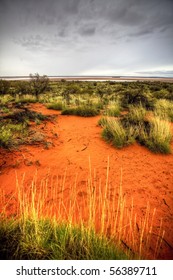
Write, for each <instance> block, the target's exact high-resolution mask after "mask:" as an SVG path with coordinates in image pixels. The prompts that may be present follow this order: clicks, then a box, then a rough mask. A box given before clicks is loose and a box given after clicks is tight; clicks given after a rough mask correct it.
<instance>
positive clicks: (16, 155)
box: [0, 104, 173, 259]
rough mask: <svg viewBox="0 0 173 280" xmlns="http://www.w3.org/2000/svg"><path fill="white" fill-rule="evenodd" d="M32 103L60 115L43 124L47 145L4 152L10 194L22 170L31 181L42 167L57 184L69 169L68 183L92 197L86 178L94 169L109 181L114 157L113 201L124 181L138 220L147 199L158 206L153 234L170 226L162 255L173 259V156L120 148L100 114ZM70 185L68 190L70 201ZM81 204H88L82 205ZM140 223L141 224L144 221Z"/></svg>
mask: <svg viewBox="0 0 173 280" xmlns="http://www.w3.org/2000/svg"><path fill="white" fill-rule="evenodd" d="M30 106H31V108H32V110H34V111H37V112H40V113H42V114H49V115H51V114H52V115H57V118H56V120H55V121H53V122H47V123H46V125H45V124H44V125H42V124H41V125H40V126H38V127H39V132H38V133H36V134H35V137H36V136H37V138H39V139H41V140H43V139H42V134H41V132H40V130H42V131H43V133H44V135H45V134H46V135H47V137H48V139H49V140H47V143H48V144H47V145H46V146H43V145H39V146H32V145H31V146H22V147H20V149H19V150H18V151H13V152H7V151H5V150H1V151H0V172H1V173H0V188H1V190H3V192H5V193H6V196H8V195H9V194H10V193H13V192H14V191H15V185H16V174H17V176H18V178H19V180H20V179H21V178H22V176H23V174H25V181H26V182H29V181H31V180H32V178H33V175H34V174H35V172H36V170H37V176H38V180H41V178H45V176H46V174H48V173H49V174H51V178H52V183H51V184H53V183H54V181H56V180H58V178H63V176H64V174H65V173H66V178H65V180H66V185H67V186H68V188H70V186H71V185H72V184H73V183H74V182H75V180H77V187H78V189H77V193H78V201H79V202H80V199H83V198H84V197H85V198H87V196H88V192H87V190H86V183H87V178H88V174H89V173H90V171H89V170H90V169H91V173H92V174H93V178H94V180H95V181H96V182H100V181H102V182H105V180H106V177H107V166H108V162H109V202H110V204H111V201H113V198H112V197H111V192H112V190H113V189H114V188H116V187H118V186H119V185H120V183H121V184H122V190H123V195H124V196H126V207H127V208H129V209H130V208H131V207H132V200H133V208H134V213H136V215H137V219H138V218H141V217H143V218H144V217H145V212H146V209H147V203H148V205H150V212H151V213H152V212H153V210H154V209H156V214H155V218H154V221H153V236H154V234H155V235H158V228H159V225H160V223H161V221H162V227H163V229H164V230H165V234H164V239H163V240H162V244H161V249H160V253H159V255H158V259H173V235H172V231H171V229H172V228H173V155H157V154H153V153H151V152H150V151H149V150H148V149H146V148H145V147H142V146H140V145H138V144H134V145H132V146H129V147H126V148H123V149H121V150H119V149H115V148H113V147H111V146H110V145H109V144H107V143H105V142H104V141H103V140H102V139H101V136H100V134H101V128H100V127H99V126H98V125H97V122H98V120H99V118H100V117H98V116H96V117H90V118H82V117H76V116H62V115H60V114H59V112H56V111H54V110H48V109H46V108H45V107H44V106H43V105H40V104H33V105H30ZM36 127H37V126H36ZM40 128H41V129H40ZM38 142H39V141H38ZM172 149H173V146H172ZM75 178H77V179H75ZM68 188H67V189H66V190H64V197H65V199H66V200H68V195H69V190H68ZM13 204H15V201H13ZM81 207H84V205H83V204H81ZM13 210H14V205H11V208H10V207H9V212H10V211H11V212H12V211H13ZM98 219H99V217H98ZM136 227H139V224H138V222H136ZM109 230H110V229H109ZM154 238H156V236H155V237H154ZM151 250H152V248H151ZM151 258H152V255H151Z"/></svg>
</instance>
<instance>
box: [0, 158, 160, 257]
mask: <svg viewBox="0 0 173 280" xmlns="http://www.w3.org/2000/svg"><path fill="white" fill-rule="evenodd" d="M109 170H110V166H109V158H108V165H107V170H106V180H105V182H101V181H98V182H96V180H95V176H96V174H95V172H94V175H92V174H93V172H92V171H91V164H90V163H89V174H88V178H86V188H85V193H81V192H79V188H78V183H77V179H76V178H74V182H70V187H69V186H68V185H67V183H66V173H65V175H64V176H62V177H61V178H59V180H58V181H52V177H51V176H50V175H49V176H47V175H46V177H45V179H42V180H41V181H38V179H37V173H36V174H35V176H34V178H33V180H32V181H31V184H30V185H28V183H27V185H26V183H25V177H24V176H23V178H22V179H20V180H21V181H19V180H18V177H16V193H13V194H12V193H10V195H7V194H5V193H4V190H3V189H0V191H1V192H0V207H1V215H0V222H1V223H0V259H62V260H65V259H77V260H82V259H83V260H87V259H89V260H91V259H100V260H101V259H129V258H130V259H145V258H148V257H149V256H150V257H151V255H149V252H150V247H151V246H152V248H153V250H154V255H153V256H152V257H153V258H157V256H158V253H159V249H160V245H161V242H162V239H163V235H164V231H163V229H162V227H161V226H160V228H159V229H158V231H159V234H158V235H159V236H158V238H157V240H154V241H155V242H153V239H152V230H153V219H154V218H155V212H156V210H155V209H154V210H153V211H152V209H151V208H150V207H149V204H147V206H146V213H145V216H144V217H143V218H141V219H139V218H138V219H137V216H136V214H135V212H134V204H133V199H132V203H131V206H130V207H129V209H130V210H129V209H127V205H126V194H125V193H123V191H122V171H121V180H120V185H119V187H116V186H115V187H114V188H112V184H110V183H109ZM66 190H69V193H68V195H67V193H65V192H66ZM79 194H80V195H79ZM13 203H14V204H15V206H16V207H13V212H10V215H11V216H12V215H13V217H14V218H13V219H12V218H9V216H8V215H9V212H8V211H9V205H12V204H13ZM81 205H82V208H81V207H80V206H81ZM137 223H138V227H139V229H137V228H136V224H137ZM96 231H97V233H96ZM162 231H163V233H162ZM156 232H157V231H156ZM156 232H155V233H156ZM124 246H125V247H124Z"/></svg>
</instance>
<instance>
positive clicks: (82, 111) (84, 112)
mask: <svg viewBox="0 0 173 280" xmlns="http://www.w3.org/2000/svg"><path fill="white" fill-rule="evenodd" d="M61 114H62V115H75V116H81V117H93V116H97V115H98V114H99V111H98V110H97V109H95V108H92V107H88V106H81V107H75V108H66V109H64V110H62V112H61Z"/></svg>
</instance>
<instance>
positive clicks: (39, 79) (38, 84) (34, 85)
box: [30, 73, 49, 99]
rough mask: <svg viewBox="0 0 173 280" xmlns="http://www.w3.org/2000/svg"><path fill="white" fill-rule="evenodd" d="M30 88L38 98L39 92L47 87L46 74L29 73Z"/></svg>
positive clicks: (43, 91) (47, 79)
mask: <svg viewBox="0 0 173 280" xmlns="http://www.w3.org/2000/svg"><path fill="white" fill-rule="evenodd" d="M30 89H31V92H32V94H34V95H35V96H36V98H37V99H39V96H40V94H42V93H45V92H46V91H47V90H48V89H49V78H48V77H47V76H46V75H44V76H40V75H39V74H38V73H36V74H35V75H32V74H30Z"/></svg>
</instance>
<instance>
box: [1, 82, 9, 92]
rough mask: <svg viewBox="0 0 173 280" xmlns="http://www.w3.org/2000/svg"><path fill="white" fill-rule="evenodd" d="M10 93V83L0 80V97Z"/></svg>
mask: <svg viewBox="0 0 173 280" xmlns="http://www.w3.org/2000/svg"><path fill="white" fill-rule="evenodd" d="M9 91H10V82H9V81H6V80H2V79H0V95H4V94H8V93H9Z"/></svg>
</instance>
